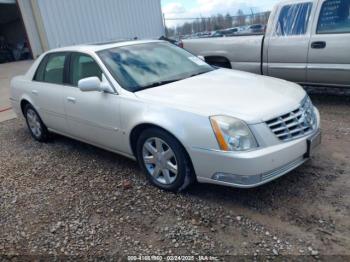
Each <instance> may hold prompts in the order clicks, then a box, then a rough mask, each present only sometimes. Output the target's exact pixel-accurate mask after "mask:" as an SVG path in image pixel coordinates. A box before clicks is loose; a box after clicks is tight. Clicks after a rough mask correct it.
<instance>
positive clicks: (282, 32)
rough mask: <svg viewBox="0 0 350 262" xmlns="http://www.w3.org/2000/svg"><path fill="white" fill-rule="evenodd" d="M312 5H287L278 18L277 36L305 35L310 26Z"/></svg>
mask: <svg viewBox="0 0 350 262" xmlns="http://www.w3.org/2000/svg"><path fill="white" fill-rule="evenodd" d="M311 9H312V3H301V4H294V5H286V6H284V7H283V8H282V9H281V12H280V15H279V17H278V21H277V25H276V30H275V35H277V36H292V35H305V34H306V31H307V27H308V24H309V18H310V13H311Z"/></svg>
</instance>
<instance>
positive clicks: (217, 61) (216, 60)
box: [204, 55, 232, 69]
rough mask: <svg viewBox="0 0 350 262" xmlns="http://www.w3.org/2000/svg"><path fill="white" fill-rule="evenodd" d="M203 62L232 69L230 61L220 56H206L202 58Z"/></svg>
mask: <svg viewBox="0 0 350 262" xmlns="http://www.w3.org/2000/svg"><path fill="white" fill-rule="evenodd" d="M204 59H205V62H207V63H208V64H211V65H215V66H219V67H223V68H229V69H232V65H231V62H230V60H229V59H228V58H227V57H226V56H222V55H207V56H204Z"/></svg>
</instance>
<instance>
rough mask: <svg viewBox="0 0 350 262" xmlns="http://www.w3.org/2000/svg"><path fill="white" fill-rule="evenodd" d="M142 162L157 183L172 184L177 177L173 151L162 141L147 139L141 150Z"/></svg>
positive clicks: (153, 138)
mask: <svg viewBox="0 0 350 262" xmlns="http://www.w3.org/2000/svg"><path fill="white" fill-rule="evenodd" d="M142 156H143V162H144V164H145V166H146V169H147V171H148V173H149V174H150V175H151V176H152V177H153V178H154V179H155V180H156V181H158V182H159V183H161V184H165V185H169V184H172V183H173V182H174V181H175V180H176V178H177V175H178V165H177V160H176V156H175V153H174V151H173V150H172V149H171V147H170V146H169V145H168V144H167V143H165V142H164V141H163V140H162V139H160V138H157V137H152V138H149V139H147V140H146V141H145V143H144V145H143V148H142Z"/></svg>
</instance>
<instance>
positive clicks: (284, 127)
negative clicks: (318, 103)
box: [266, 96, 316, 141]
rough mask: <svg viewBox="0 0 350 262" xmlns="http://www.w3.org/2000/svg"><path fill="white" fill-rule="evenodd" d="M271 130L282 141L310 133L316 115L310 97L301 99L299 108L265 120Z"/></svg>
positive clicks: (314, 123) (314, 124)
mask: <svg viewBox="0 0 350 262" xmlns="http://www.w3.org/2000/svg"><path fill="white" fill-rule="evenodd" d="M266 124H267V125H268V127H269V128H270V129H271V131H272V132H273V133H274V134H275V135H276V136H277V138H278V139H280V140H282V141H289V140H293V139H296V138H299V137H302V136H304V135H307V134H309V133H311V132H312V131H313V130H315V128H316V115H315V111H314V108H313V105H312V103H311V100H310V98H309V97H308V96H307V97H305V98H304V99H303V101H302V103H301V105H300V107H299V108H297V109H295V110H294V111H292V112H290V113H288V114H284V115H282V116H279V117H276V118H273V119H271V120H269V121H266Z"/></svg>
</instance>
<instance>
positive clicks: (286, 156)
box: [190, 129, 320, 188]
mask: <svg viewBox="0 0 350 262" xmlns="http://www.w3.org/2000/svg"><path fill="white" fill-rule="evenodd" d="M318 135H320V129H317V130H316V131H314V132H313V133H311V134H310V135H308V136H305V137H302V138H299V139H297V140H293V141H290V142H285V143H279V144H277V145H274V146H270V147H265V148H262V149H259V150H254V151H250V152H223V151H215V150H205V149H198V148H197V149H192V151H191V153H190V155H191V159H192V162H193V165H194V169H195V171H196V174H197V180H198V182H201V183H211V184H219V185H225V186H231V187H240V188H251V187H257V186H260V185H262V184H265V183H267V182H270V181H272V180H274V179H276V178H278V177H281V176H283V175H284V174H286V173H288V172H290V171H291V170H293V169H295V168H297V167H298V166H300V165H301V164H303V163H304V162H305V161H307V160H308V159H309V148H310V141H312V140H313V138H314V137H318ZM314 147H315V146H313V148H312V149H313V150H314V149H315V148H314Z"/></svg>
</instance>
